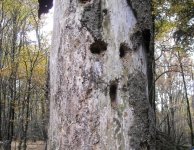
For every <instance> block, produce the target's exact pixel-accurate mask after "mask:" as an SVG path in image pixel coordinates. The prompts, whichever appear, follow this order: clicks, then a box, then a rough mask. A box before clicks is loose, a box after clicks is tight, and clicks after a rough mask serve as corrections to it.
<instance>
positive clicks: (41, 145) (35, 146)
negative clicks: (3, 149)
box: [11, 141, 46, 150]
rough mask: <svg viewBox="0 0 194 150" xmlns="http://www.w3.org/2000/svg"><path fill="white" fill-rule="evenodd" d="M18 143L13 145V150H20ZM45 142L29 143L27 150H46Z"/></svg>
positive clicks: (15, 142)
mask: <svg viewBox="0 0 194 150" xmlns="http://www.w3.org/2000/svg"><path fill="white" fill-rule="evenodd" d="M18 144H19V143H18V142H17V141H14V142H12V143H11V150H18ZM45 145H46V144H45V142H44V141H36V142H33V141H28V142H27V150H45Z"/></svg>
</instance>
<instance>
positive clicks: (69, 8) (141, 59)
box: [48, 0, 155, 150]
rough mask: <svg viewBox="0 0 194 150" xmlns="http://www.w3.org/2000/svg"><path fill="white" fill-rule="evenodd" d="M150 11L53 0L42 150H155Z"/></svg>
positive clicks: (140, 5) (133, 5) (146, 6)
mask: <svg viewBox="0 0 194 150" xmlns="http://www.w3.org/2000/svg"><path fill="white" fill-rule="evenodd" d="M150 5H151V4H150V1H149V0H146V1H142V0H137V1H136V2H133V1H129V0H128V1H118V0H106V1H105V0H79V1H77V0H70V1H60V0H56V1H55V15H54V32H53V43H52V50H51V52H50V127H49V145H48V149H50V150H55V149H60V150H62V149H66V150H68V149H69V150H70V149H74V150H78V149H79V150H87V149H88V150H90V149H98V150H102V149H115V150H116V149H122V150H123V149H125V150H129V149H155V143H154V137H155V120H154V111H153V110H152V107H151V106H150V103H149V95H148V76H147V58H148V57H147V56H148V53H149V46H148V47H147V45H148V43H149V42H150V38H149V37H148V36H150V35H147V34H145V33H147V32H148V34H149V32H150V31H151V30H150V29H151V27H152V26H151V25H150V24H151V22H152V21H151V20H152V19H151V6H150ZM143 17H144V19H143Z"/></svg>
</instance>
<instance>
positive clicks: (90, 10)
mask: <svg viewBox="0 0 194 150" xmlns="http://www.w3.org/2000/svg"><path fill="white" fill-rule="evenodd" d="M81 23H82V26H83V27H86V28H87V30H88V31H89V32H90V33H91V34H92V36H93V38H94V39H95V40H99V39H102V34H101V33H102V11H101V0H94V1H93V2H92V3H89V4H87V5H86V6H85V7H84V11H83V14H82V18H81Z"/></svg>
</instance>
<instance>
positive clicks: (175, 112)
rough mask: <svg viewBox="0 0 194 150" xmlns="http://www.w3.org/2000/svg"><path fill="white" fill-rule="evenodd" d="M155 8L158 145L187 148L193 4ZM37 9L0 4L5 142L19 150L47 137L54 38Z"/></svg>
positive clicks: (193, 95)
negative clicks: (50, 57)
mask: <svg viewBox="0 0 194 150" xmlns="http://www.w3.org/2000/svg"><path fill="white" fill-rule="evenodd" d="M152 4H153V7H152V8H153V12H152V13H153V16H154V27H155V30H154V37H155V38H154V40H155V72H154V81H155V82H154V84H153V88H154V89H155V96H154V97H153V98H154V102H155V113H156V128H157V138H156V140H157V141H156V142H157V143H158V145H160V147H163V149H172V148H174V147H176V148H177V149H178V148H179V149H181V148H182V149H187V148H188V147H190V146H191V145H194V131H193V123H194V121H193V119H194V118H193V116H194V74H193V73H194V72H193V71H194V64H193V60H194V54H193V50H194V45H193V42H194V41H193V40H194V2H193V0H181V1H174V0H159V1H157V0H153V1H152ZM37 10H38V2H37V0H23V1H20V0H2V1H0V116H1V117H0V141H1V144H2V145H6V144H9V143H10V142H12V143H13V142H15V141H17V147H18V148H19V149H22V148H23V149H26V148H27V141H45V143H46V141H47V136H48V135H47V128H48V121H49V72H48V65H49V63H48V57H49V49H50V38H49V37H51V33H48V32H44V31H45V28H44V26H45V25H47V24H48V22H46V16H44V15H42V16H41V19H38V14H37ZM50 19H51V20H52V17H51V18H50ZM49 28H50V27H49ZM49 30H50V29H49Z"/></svg>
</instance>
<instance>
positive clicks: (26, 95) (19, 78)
mask: <svg viewBox="0 0 194 150" xmlns="http://www.w3.org/2000/svg"><path fill="white" fill-rule="evenodd" d="M37 4H38V3H37V1H36V0H33V1H31V0H25V1H22V2H21V1H19V0H14V1H13V0H2V1H0V7H1V10H0V118H1V120H0V141H2V145H3V149H6V150H10V149H11V142H12V141H13V140H18V141H19V149H21V147H23V149H26V141H27V140H30V139H37V140H38V139H42V140H46V138H47V135H46V130H47V127H46V122H48V117H47V116H48V115H47V113H48V99H46V94H45V93H46V91H47V89H46V78H47V71H48V70H47V55H48V48H49V44H48V42H47V39H46V38H45V34H43V33H41V28H42V25H43V23H44V22H43V21H42V22H41V21H39V20H38V15H37ZM34 33H35V35H36V38H35V40H34V41H32V40H33V39H32V35H33V34H34Z"/></svg>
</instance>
